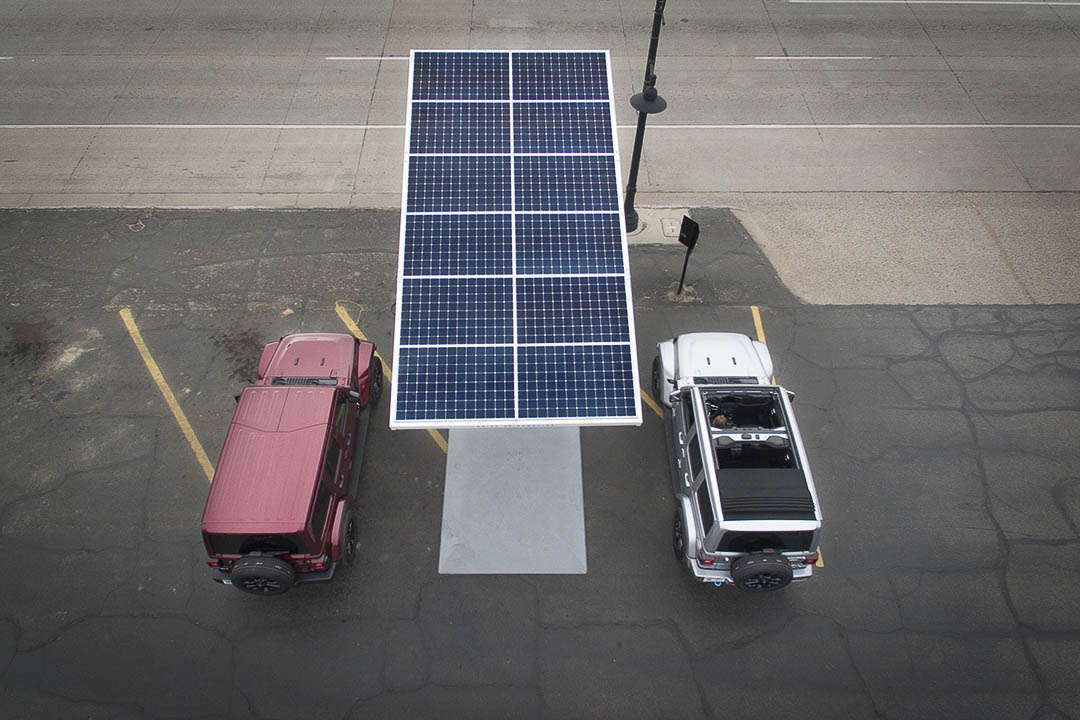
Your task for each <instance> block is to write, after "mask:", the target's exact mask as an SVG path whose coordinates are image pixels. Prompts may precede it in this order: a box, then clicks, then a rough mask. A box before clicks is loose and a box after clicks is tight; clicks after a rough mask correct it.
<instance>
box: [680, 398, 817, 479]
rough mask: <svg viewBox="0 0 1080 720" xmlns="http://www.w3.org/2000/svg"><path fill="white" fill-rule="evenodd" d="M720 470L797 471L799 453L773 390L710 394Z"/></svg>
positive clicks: (708, 406) (707, 407) (708, 405)
mask: <svg viewBox="0 0 1080 720" xmlns="http://www.w3.org/2000/svg"><path fill="white" fill-rule="evenodd" d="M702 397H703V398H704V400H705V412H706V414H707V415H708V417H709V424H710V426H711V428H710V429H711V436H712V446H713V452H714V454H715V456H716V467H717V468H718V469H723V468H794V467H797V464H796V461H795V452H794V450H793V448H792V447H791V440H790V438H789V437H788V433H787V421H786V420H785V419H784V409H783V406H782V404H781V403H780V398H779V396H778V395H777V394H776V393H775V392H772V391H758V392H746V393H740V394H733V393H732V392H731V391H730V390H729V389H725V390H716V391H706V392H705V393H703V395H702Z"/></svg>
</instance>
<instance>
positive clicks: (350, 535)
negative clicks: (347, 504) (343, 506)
mask: <svg viewBox="0 0 1080 720" xmlns="http://www.w3.org/2000/svg"><path fill="white" fill-rule="evenodd" d="M359 538H360V530H359V528H358V527H357V524H356V516H355V515H353V511H352V510H346V511H345V521H344V522H342V523H341V560H342V562H344V563H345V564H346V565H352V564H353V563H354V562H356V548H357V545H358V543H359Z"/></svg>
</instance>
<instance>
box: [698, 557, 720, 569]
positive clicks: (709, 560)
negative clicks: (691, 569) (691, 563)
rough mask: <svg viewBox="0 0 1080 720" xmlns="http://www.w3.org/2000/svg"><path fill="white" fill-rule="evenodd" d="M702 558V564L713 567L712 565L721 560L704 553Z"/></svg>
mask: <svg viewBox="0 0 1080 720" xmlns="http://www.w3.org/2000/svg"><path fill="white" fill-rule="evenodd" d="M700 560H701V564H702V565H704V566H705V567H711V566H713V565H715V564H716V563H717V562H719V561H718V560H717V559H716V558H711V557H708V556H707V555H702V556H701V558H700Z"/></svg>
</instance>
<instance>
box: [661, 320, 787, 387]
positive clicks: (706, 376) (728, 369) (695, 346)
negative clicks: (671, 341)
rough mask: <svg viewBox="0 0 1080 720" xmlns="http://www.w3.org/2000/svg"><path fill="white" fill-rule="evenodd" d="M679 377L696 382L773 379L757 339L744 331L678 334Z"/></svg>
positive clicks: (680, 382)
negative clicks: (759, 353)
mask: <svg viewBox="0 0 1080 720" xmlns="http://www.w3.org/2000/svg"><path fill="white" fill-rule="evenodd" d="M675 353H676V359H675V368H676V371H677V377H676V380H677V381H679V384H680V385H682V384H684V383H683V381H685V382H688V383H692V384H694V385H729V384H737V383H745V382H748V381H749V382H756V383H760V384H762V385H765V384H768V383H769V377H768V373H766V372H765V368H764V367H763V366H762V361H761V358H760V357H759V356H758V354H757V351H756V350H755V349H754V343H753V341H751V339H750V338H749V337H747V336H746V335H742V334H740V333H721V332H701V333H687V334H684V335H679V336H678V337H677V338H675Z"/></svg>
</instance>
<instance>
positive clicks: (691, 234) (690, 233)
mask: <svg viewBox="0 0 1080 720" xmlns="http://www.w3.org/2000/svg"><path fill="white" fill-rule="evenodd" d="M699 229H700V228H699V227H698V224H697V223H696V222H694V221H693V220H691V219H690V216H689V215H683V219H682V227H681V228H679V242H680V243H682V244H683V245H685V246H686V247H687V248H689V249H690V250H693V249H694V246H695V245H697V238H698V230H699Z"/></svg>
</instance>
